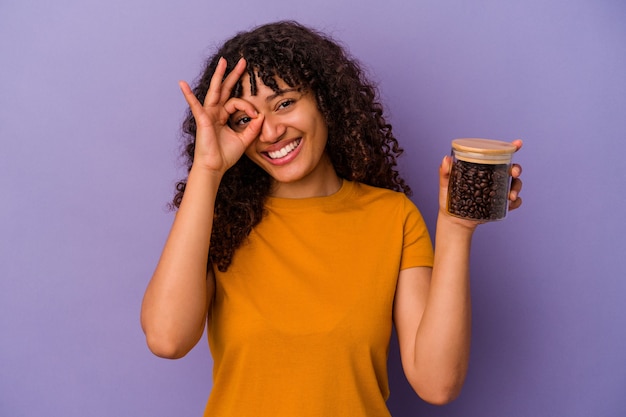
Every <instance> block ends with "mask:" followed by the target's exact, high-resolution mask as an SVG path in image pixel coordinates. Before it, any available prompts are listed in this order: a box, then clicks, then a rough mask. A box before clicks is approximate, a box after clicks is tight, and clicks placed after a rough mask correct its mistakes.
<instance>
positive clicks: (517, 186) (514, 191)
mask: <svg viewBox="0 0 626 417" xmlns="http://www.w3.org/2000/svg"><path fill="white" fill-rule="evenodd" d="M521 191H522V181H521V180H519V179H513V181H511V191H510V192H509V200H511V201H515V200H516V199H517V198H518V197H517V196H518V195H519V193H520V192H521Z"/></svg>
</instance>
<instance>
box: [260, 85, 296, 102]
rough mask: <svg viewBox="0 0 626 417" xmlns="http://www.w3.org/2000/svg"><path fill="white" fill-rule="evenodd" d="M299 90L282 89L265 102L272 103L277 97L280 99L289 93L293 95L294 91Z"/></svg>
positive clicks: (268, 97)
mask: <svg viewBox="0 0 626 417" xmlns="http://www.w3.org/2000/svg"><path fill="white" fill-rule="evenodd" d="M298 90H299V89H298V88H285V89H280V90H278V91H276V92H275V93H274V94H271V95H269V96H267V97H266V98H265V101H266V102H270V101H272V100H274V99H275V98H276V97H280V96H283V95H285V94H287V93H291V92H292V91H298Z"/></svg>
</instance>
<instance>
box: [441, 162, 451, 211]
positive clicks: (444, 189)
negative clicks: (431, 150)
mask: <svg viewBox="0 0 626 417" xmlns="http://www.w3.org/2000/svg"><path fill="white" fill-rule="evenodd" d="M451 169H452V158H451V157H450V156H449V155H446V156H444V157H443V160H442V161H441V165H439V206H440V207H445V206H446V200H447V198H448V184H449V182H450V170H451Z"/></svg>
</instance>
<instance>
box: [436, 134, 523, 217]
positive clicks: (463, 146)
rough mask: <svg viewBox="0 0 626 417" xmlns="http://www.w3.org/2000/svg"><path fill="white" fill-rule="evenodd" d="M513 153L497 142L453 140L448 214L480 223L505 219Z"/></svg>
mask: <svg viewBox="0 0 626 417" xmlns="http://www.w3.org/2000/svg"><path fill="white" fill-rule="evenodd" d="M516 149H517V148H516V147H515V146H514V145H512V144H511V143H508V142H502V141H498V140H491V139H477V138H464V139H455V140H453V141H452V170H451V172H450V183H449V184H448V199H447V210H448V213H450V214H452V215H453V216H457V217H462V218H465V219H472V220H480V221H493V220H501V219H504V218H505V217H506V214H507V211H508V208H509V198H508V196H509V189H510V186H511V176H510V170H511V159H512V158H513V154H514V153H515V151H516Z"/></svg>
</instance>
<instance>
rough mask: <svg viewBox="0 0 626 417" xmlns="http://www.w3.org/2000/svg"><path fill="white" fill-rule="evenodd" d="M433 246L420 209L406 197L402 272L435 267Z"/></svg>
mask: <svg viewBox="0 0 626 417" xmlns="http://www.w3.org/2000/svg"><path fill="white" fill-rule="evenodd" d="M433 258H434V254H433V245H432V241H431V240H430V235H429V233H428V228H427V227H426V223H425V222H424V219H423V217H422V214H421V213H420V212H419V210H418V208H417V207H416V206H415V204H413V202H412V201H411V200H410V199H409V198H408V197H406V196H404V241H403V245H402V260H401V262H400V270H402V269H407V268H412V267H416V266H428V267H432V266H433Z"/></svg>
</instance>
